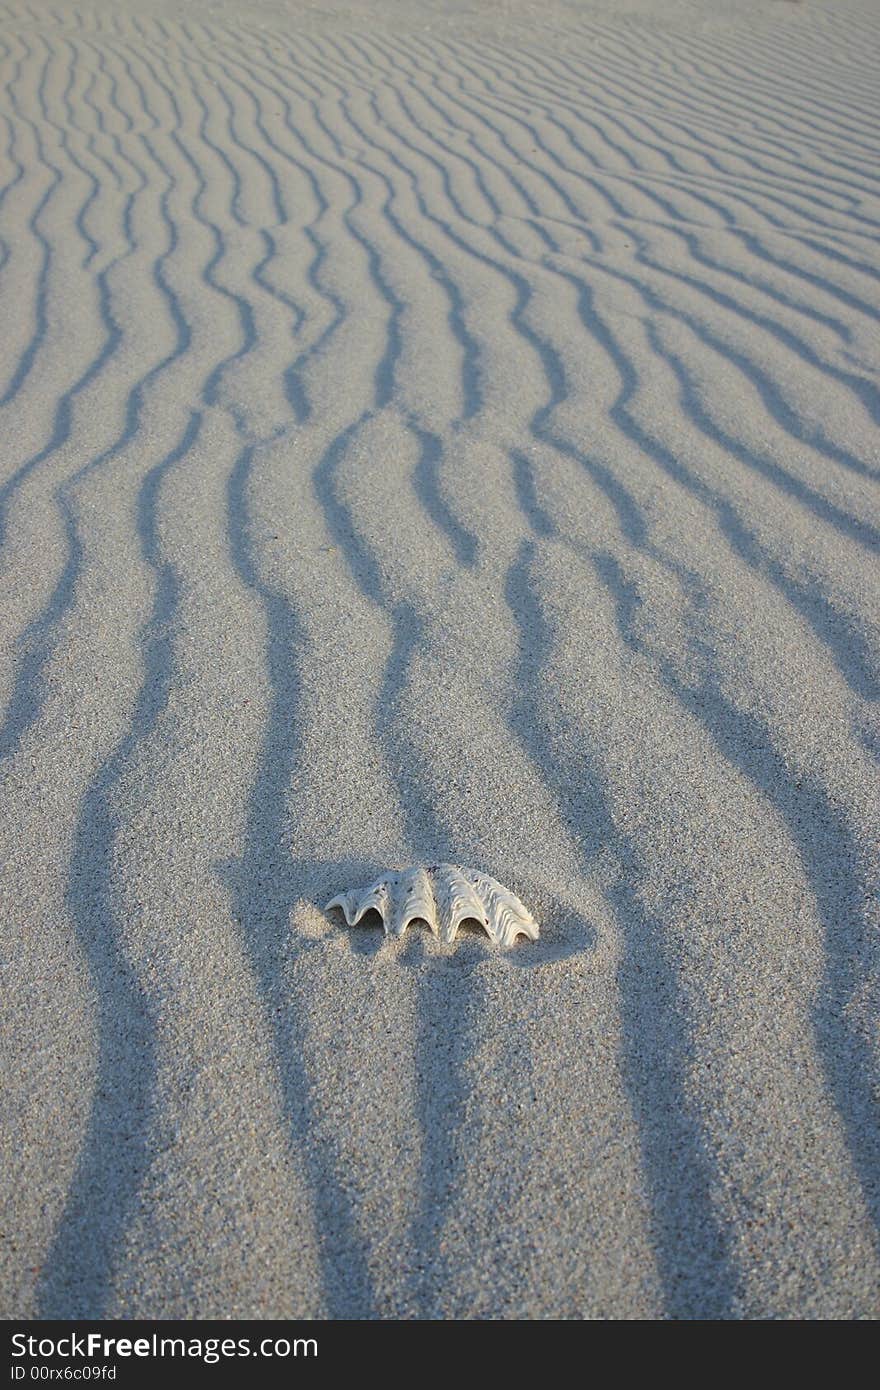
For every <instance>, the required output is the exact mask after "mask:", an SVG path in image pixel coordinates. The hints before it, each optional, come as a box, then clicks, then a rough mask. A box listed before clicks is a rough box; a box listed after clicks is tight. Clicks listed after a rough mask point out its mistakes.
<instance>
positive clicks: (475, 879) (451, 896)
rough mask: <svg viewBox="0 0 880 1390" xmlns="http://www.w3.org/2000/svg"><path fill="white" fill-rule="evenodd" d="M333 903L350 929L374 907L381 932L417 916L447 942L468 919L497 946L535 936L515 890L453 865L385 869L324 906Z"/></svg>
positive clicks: (402, 927) (394, 932)
mask: <svg viewBox="0 0 880 1390" xmlns="http://www.w3.org/2000/svg"><path fill="white" fill-rule="evenodd" d="M334 907H340V908H342V911H343V913H344V914H345V920H346V922H347V923H348V925H349V926H350V927H354V926H356V925H357V923H358V922H359V921H360V920H361V918H362V917H363V915H364V913H365V912H368V911H369V910H370V908H374V909H375V910H376V912H378V913H379V916H380V917H381V918H382V923H383V925H384V927H385V935H386V936H403V933H404V932H405V931H406V929H407V927H408V926H409V924H410V922H414V921H417V920H418V921H420V922H427V924H428V926H429V927H430V928H431V931H432V932H433V933H434V935H435V936H436V937H439V939H440V940H441V941H443V942H446V943H447V944H449V943H450V942H453V941H454V940H455V937H456V933H457V932H458V929H459V927H460V926H461V924H462V922H465V921H471V920H473V921H475V922H479V924H480V926H481V927H484V928H485V930H486V932H487V934H488V936H489V938H490V940H492V941H494V942H495V944H496V945H498V946H511V945H512V944H513V942H514V941H515V940H516V938H517V937H518V936H520V935H522V936H527V937H528V938H529V940H530V941H537V939H538V930H539V928H538V923H537V922H536V921H535V919H534V917H533V916H532V914H531V913H530V912H529V910H528V908H527V907H525V906H524V905H523V904H522V903H521V902H520V900H519V898H518V897H517V896H516V894H515V893H511V891H510V889H509V888H505V887H504V885H503V884H501V883H499V882H498V881H497V880H496V879H494V878H490V877H489V875H488V874H481V873H478V872H477V871H476V870H475V869H462V868H459V866H458V865H457V864H430V865H425V864H418V865H416V867H415V868H412V869H401V870H399V871H395V870H389V872H388V873H385V874H383V875H382V877H381V878H377V879H376V881H375V883H371V884H369V885H368V886H367V887H366V888H352V889H350V890H349V891H348V892H346V893H338V894H337V895H336V897H335V898H331V899H330V901H329V903H328V904H327V906H326V908H325V909H324V910H325V912H329V911H330V909H331V908H334Z"/></svg>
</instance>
